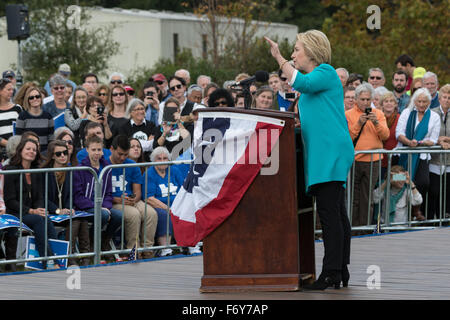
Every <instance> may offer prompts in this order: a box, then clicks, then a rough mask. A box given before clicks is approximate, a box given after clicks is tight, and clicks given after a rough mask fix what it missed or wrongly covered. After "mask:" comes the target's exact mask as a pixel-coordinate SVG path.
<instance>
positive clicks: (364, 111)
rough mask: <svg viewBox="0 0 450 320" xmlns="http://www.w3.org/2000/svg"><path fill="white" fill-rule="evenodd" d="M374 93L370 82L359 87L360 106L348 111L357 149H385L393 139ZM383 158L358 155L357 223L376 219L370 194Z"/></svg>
mask: <svg viewBox="0 0 450 320" xmlns="http://www.w3.org/2000/svg"><path fill="white" fill-rule="evenodd" d="M373 96H374V90H373V88H372V86H371V85H370V84H368V83H364V84H361V85H359V86H358V87H357V88H356V90H355V99H356V107H354V108H352V109H350V110H348V111H346V112H345V116H346V118H347V122H348V129H349V131H350V136H351V138H352V140H353V145H354V147H355V151H359V150H373V149H383V141H385V140H387V139H388V138H389V133H390V132H389V128H388V126H387V123H386V117H385V116H384V113H383V112H382V111H381V110H378V109H372V108H371V107H370V104H371V102H372V100H373ZM380 157H382V155H380V154H374V155H371V154H358V155H356V156H355V165H354V167H353V170H354V171H355V173H354V181H353V190H354V196H353V213H352V225H353V226H363V225H367V224H368V223H369V221H372V211H373V204H370V209H369V194H370V193H371V192H372V190H373V189H374V188H375V185H376V183H377V181H378V171H379V166H380V163H379V160H380ZM371 167H372V171H371V170H370V168H371ZM371 176H372V178H370V177H371ZM370 181H371V182H372V183H371V184H370ZM368 209H369V211H368Z"/></svg>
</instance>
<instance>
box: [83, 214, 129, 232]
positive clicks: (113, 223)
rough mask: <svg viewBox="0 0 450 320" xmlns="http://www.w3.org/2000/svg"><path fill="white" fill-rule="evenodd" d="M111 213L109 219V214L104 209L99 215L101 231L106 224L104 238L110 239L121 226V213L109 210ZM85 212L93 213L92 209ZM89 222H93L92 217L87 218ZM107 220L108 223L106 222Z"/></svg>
mask: <svg viewBox="0 0 450 320" xmlns="http://www.w3.org/2000/svg"><path fill="white" fill-rule="evenodd" d="M109 211H110V212H111V217H110V215H109V212H108V211H107V210H105V209H102V211H101V215H102V229H103V227H104V226H105V225H106V224H108V226H107V227H106V230H105V237H106V238H112V237H113V235H114V232H116V231H117V230H118V229H119V228H120V227H121V226H122V211H120V210H117V209H114V208H111V209H109ZM86 212H89V213H94V208H91V209H88V210H86ZM88 219H89V222H94V216H92V217H89V218H88ZM108 220H109V222H108Z"/></svg>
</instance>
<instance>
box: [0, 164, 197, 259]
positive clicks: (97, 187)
mask: <svg viewBox="0 0 450 320" xmlns="http://www.w3.org/2000/svg"><path fill="white" fill-rule="evenodd" d="M192 161H193V160H180V161H168V162H144V163H130V164H117V165H109V166H106V167H104V168H103V170H102V171H101V172H100V174H99V176H97V173H96V172H95V170H94V169H92V168H90V167H66V168H42V169H27V170H2V171H0V174H2V175H10V174H19V175H20V216H19V220H20V226H21V227H19V230H18V231H19V241H18V245H19V246H21V245H22V241H21V239H22V237H23V222H22V204H23V199H22V197H23V195H22V190H23V179H22V177H23V175H24V174H26V173H43V174H44V175H45V178H44V179H45V184H44V191H45V196H44V201H45V250H44V251H45V252H46V253H47V252H48V251H47V246H48V230H47V221H48V219H49V217H48V214H49V212H48V174H49V173H50V172H57V171H60V172H61V171H65V172H70V176H69V179H70V188H71V189H70V208H69V209H70V210H72V209H73V207H74V203H73V191H72V188H73V172H74V171H83V170H84V171H86V170H87V171H89V172H90V173H91V174H92V176H93V177H94V183H95V184H94V226H93V229H94V237H93V240H94V243H93V246H92V247H93V251H92V252H88V253H72V247H71V245H72V241H69V254H67V255H55V256H48V255H46V256H44V257H38V258H28V259H26V258H25V259H17V258H16V259H14V260H13V259H11V260H3V261H0V265H4V264H22V263H26V262H33V261H44V260H45V261H48V260H56V259H69V258H90V257H93V259H94V260H93V262H94V264H99V263H100V261H101V256H102V255H115V254H129V253H130V252H131V250H132V249H125V248H124V238H125V234H124V215H123V214H122V224H121V244H120V249H118V250H117V249H116V250H110V251H104V252H102V250H101V233H102V226H101V224H102V223H101V210H102V202H103V197H102V183H103V179H104V175H105V173H106V172H108V170H109V169H113V168H122V169H123V175H124V176H125V169H126V168H128V167H145V174H144V175H145V184H144V186H143V192H142V196H143V201H144V203H145V219H144V221H145V220H146V218H147V206H148V205H149V204H147V202H146V201H145V199H144V196H146V195H147V177H148V168H149V167H151V166H156V165H168V166H169V167H168V182H169V188H168V195H169V196H168V203H167V206H168V208H170V181H171V180H170V174H171V173H170V171H171V166H172V165H178V164H190V163H191V162H192ZM124 183H125V179H124ZM5 188H8V186H5ZM123 189H125V188H123ZM123 206H124V201H122V208H123ZM122 212H123V210H122ZM6 213H8V212H6ZM167 214H168V215H169V212H167ZM66 229H68V230H66V232H70V236H69V239H70V240H72V237H73V235H72V217H70V219H69V225H68V226H67V227H66ZM169 229H170V218H169V219H168V220H167V226H166V230H167V232H166V237H167V240H168V238H169ZM144 230H145V229H144ZM144 232H145V231H144ZM144 237H145V233H144ZM167 243H169V241H167ZM177 247H178V246H177V245H176V244H168V245H165V246H152V247H143V248H140V247H136V254H138V252H144V251H150V250H158V249H163V248H177ZM19 252H22V248H20V247H19Z"/></svg>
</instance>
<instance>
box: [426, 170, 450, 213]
mask: <svg viewBox="0 0 450 320" xmlns="http://www.w3.org/2000/svg"><path fill="white" fill-rule="evenodd" d="M445 176H447V181H444V180H445ZM440 179H441V177H440V176H439V175H438V174H434V173H432V172H430V189H429V191H428V214H427V219H434V217H435V216H436V219H439V207H440V202H442V206H444V198H446V202H445V206H446V208H444V207H442V217H443V218H445V213H446V212H447V213H449V212H450V173H445V175H442V198H441V199H440V194H439V185H440ZM445 186H446V190H445V193H444V188H445ZM439 199H440V202H439Z"/></svg>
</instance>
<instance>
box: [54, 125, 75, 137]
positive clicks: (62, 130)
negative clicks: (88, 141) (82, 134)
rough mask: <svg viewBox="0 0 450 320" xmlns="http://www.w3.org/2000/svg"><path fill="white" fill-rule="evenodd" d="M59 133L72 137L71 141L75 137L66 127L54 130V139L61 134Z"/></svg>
mask: <svg viewBox="0 0 450 320" xmlns="http://www.w3.org/2000/svg"><path fill="white" fill-rule="evenodd" d="M61 132H67V133H68V134H69V136H71V137H72V140H73V139H75V135H74V134H73V131H72V130H70V128H68V127H64V126H63V127H59V128H58V129H55V132H54V133H53V136H54V137H55V138H56V137H57V136H59V135H60V134H61Z"/></svg>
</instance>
